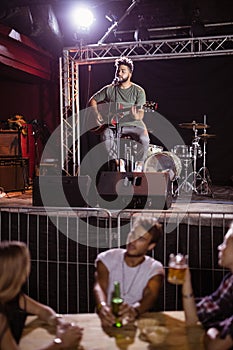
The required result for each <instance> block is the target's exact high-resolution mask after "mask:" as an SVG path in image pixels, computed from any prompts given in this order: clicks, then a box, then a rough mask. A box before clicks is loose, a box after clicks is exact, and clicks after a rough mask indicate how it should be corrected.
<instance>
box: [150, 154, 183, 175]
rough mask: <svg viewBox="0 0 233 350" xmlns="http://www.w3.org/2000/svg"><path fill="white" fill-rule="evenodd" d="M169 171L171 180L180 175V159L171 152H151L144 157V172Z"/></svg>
mask: <svg viewBox="0 0 233 350" xmlns="http://www.w3.org/2000/svg"><path fill="white" fill-rule="evenodd" d="M165 170H166V171H169V175H170V179H171V181H174V180H175V179H176V178H178V177H179V176H180V173H181V170H182V164H181V160H180V159H179V158H178V157H177V155H176V154H174V153H172V152H160V153H156V154H152V155H151V156H150V157H149V158H147V159H146V161H145V164H144V172H159V171H165Z"/></svg>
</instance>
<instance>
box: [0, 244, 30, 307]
mask: <svg viewBox="0 0 233 350" xmlns="http://www.w3.org/2000/svg"><path fill="white" fill-rule="evenodd" d="M29 272H30V253H29V250H28V248H27V246H26V244H24V243H23V242H18V241H9V242H8V241H3V242H1V243H0V303H5V302H7V301H9V300H11V299H13V298H14V297H15V296H16V295H17V294H18V293H19V292H20V289H21V287H22V285H23V283H24V282H25V281H26V279H27V277H28V275H29Z"/></svg>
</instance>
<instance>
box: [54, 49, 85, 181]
mask: <svg viewBox="0 0 233 350" xmlns="http://www.w3.org/2000/svg"><path fill="white" fill-rule="evenodd" d="M59 68H60V114H61V164H62V168H63V169H62V170H63V172H64V174H66V175H71V176H72V175H73V176H75V175H76V174H77V172H78V164H80V151H79V148H80V147H79V139H80V125H79V90H78V81H79V69H78V64H77V62H75V61H74V60H73V59H72V58H71V57H70V55H69V52H68V51H67V50H64V51H63V57H61V58H60V61H59Z"/></svg>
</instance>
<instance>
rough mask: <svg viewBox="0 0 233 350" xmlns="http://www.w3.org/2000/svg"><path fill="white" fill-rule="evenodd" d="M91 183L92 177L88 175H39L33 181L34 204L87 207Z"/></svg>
mask: <svg viewBox="0 0 233 350" xmlns="http://www.w3.org/2000/svg"><path fill="white" fill-rule="evenodd" d="M90 185H91V179H90V177H89V176H88V175H82V176H37V177H35V178H34V181H33V191H32V204H33V205H34V206H46V207H67V206H70V207H86V206H87V198H88V193H89V189H90ZM61 187H62V188H61ZM80 188H81V190H80ZM41 190H42V191H43V194H44V195H43V200H44V199H45V200H44V203H43V201H42V198H41V192H40V191H41ZM82 194H83V195H84V196H83V195H82ZM44 196H45V198H44Z"/></svg>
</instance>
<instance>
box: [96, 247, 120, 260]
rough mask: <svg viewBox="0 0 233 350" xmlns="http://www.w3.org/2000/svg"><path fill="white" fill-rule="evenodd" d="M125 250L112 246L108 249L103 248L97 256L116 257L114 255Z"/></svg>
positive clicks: (118, 254)
mask: <svg viewBox="0 0 233 350" xmlns="http://www.w3.org/2000/svg"><path fill="white" fill-rule="evenodd" d="M124 252H125V249H122V248H112V249H109V250H105V251H104V252H102V253H100V254H98V258H106V257H112V258H114V257H116V256H120V255H123V254H124Z"/></svg>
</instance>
